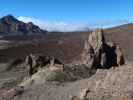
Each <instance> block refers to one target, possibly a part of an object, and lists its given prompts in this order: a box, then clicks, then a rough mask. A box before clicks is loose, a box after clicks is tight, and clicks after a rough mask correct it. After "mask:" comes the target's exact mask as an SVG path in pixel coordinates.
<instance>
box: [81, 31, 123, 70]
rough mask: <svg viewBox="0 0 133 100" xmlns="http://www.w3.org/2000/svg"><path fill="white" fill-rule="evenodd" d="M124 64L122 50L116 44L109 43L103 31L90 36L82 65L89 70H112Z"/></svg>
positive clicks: (86, 43)
mask: <svg viewBox="0 0 133 100" xmlns="http://www.w3.org/2000/svg"><path fill="white" fill-rule="evenodd" d="M124 63H125V60H124V56H123V53H122V50H121V48H120V47H119V46H117V45H116V44H114V43H107V42H106V39H105V37H104V32H103V30H102V29H97V30H96V31H94V32H92V33H91V34H90V35H89V37H88V41H86V42H85V46H84V50H83V53H82V64H85V65H87V66H88V67H89V68H110V67H112V66H118V65H123V64H124Z"/></svg>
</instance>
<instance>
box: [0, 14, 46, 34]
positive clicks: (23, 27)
mask: <svg viewBox="0 0 133 100" xmlns="http://www.w3.org/2000/svg"><path fill="white" fill-rule="evenodd" d="M45 33H46V30H42V29H40V28H39V27H38V26H36V25H34V24H33V23H32V22H29V23H24V22H22V21H19V20H17V19H16V18H15V17H14V16H12V15H7V16H4V17H2V18H1V19H0V35H31V34H33V35H38V34H45Z"/></svg>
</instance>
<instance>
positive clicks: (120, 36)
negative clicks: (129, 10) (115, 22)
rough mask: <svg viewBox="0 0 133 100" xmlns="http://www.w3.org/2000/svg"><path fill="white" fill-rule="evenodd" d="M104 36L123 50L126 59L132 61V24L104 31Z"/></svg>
mask: <svg viewBox="0 0 133 100" xmlns="http://www.w3.org/2000/svg"><path fill="white" fill-rule="evenodd" d="M105 36H106V37H107V39H108V40H109V41H114V42H116V43H118V44H120V46H121V47H122V48H123V51H124V54H125V56H126V58H127V59H128V60H130V61H133V23H130V24H124V25H121V26H117V27H113V28H109V29H105Z"/></svg>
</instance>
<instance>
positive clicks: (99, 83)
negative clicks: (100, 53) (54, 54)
mask: <svg viewBox="0 0 133 100" xmlns="http://www.w3.org/2000/svg"><path fill="white" fill-rule="evenodd" d="M132 73H133V64H132V63H130V64H125V65H123V66H120V67H116V68H111V69H108V70H107V69H106V70H103V69H98V70H97V72H96V74H94V75H93V76H92V77H90V78H86V79H81V80H77V81H74V82H66V83H60V84H59V83H58V82H50V83H49V82H44V83H41V84H32V85H29V86H28V87H26V88H25V89H24V91H23V93H22V94H21V95H16V96H14V97H13V98H12V99H11V100H53V98H54V100H70V98H71V97H73V96H77V97H79V98H84V99H83V100H132V99H133V88H132V85H133V84H132V83H133V75H132Z"/></svg>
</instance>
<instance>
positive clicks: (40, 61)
mask: <svg viewBox="0 0 133 100" xmlns="http://www.w3.org/2000/svg"><path fill="white" fill-rule="evenodd" d="M25 63H26V64H27V65H28V67H29V75H30V76H31V75H33V74H34V73H35V72H37V71H38V69H39V68H42V67H46V65H50V66H54V65H55V64H58V65H63V63H62V62H61V61H60V60H59V59H57V58H54V57H49V56H40V55H33V54H30V55H29V56H27V57H26V60H25Z"/></svg>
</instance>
